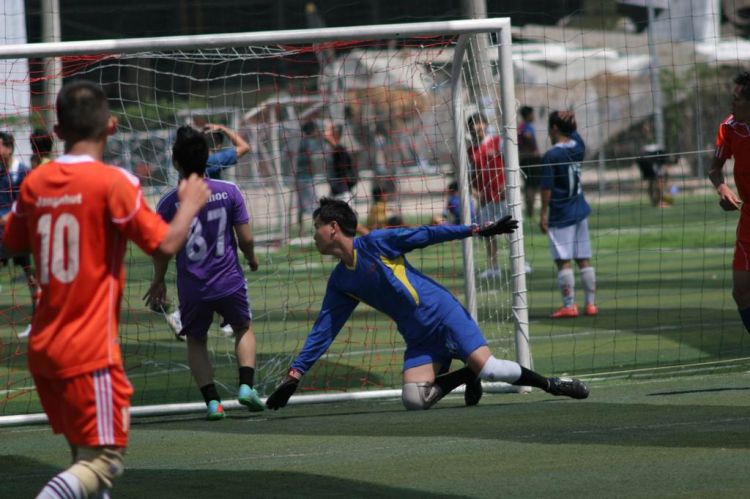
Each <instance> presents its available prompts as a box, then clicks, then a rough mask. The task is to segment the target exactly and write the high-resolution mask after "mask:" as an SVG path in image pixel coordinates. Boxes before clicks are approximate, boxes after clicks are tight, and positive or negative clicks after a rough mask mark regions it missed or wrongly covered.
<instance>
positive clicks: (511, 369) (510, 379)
mask: <svg viewBox="0 0 750 499" xmlns="http://www.w3.org/2000/svg"><path fill="white" fill-rule="evenodd" d="M479 377H480V378H482V379H483V380H485V381H505V382H506V383H515V382H516V381H518V379H519V378H520V377H521V366H520V365H519V364H517V363H516V362H512V361H510V360H500V359H496V358H495V356H494V355H490V358H489V359H487V362H486V363H485V364H484V367H483V368H482V370H481V371H480V372H479Z"/></svg>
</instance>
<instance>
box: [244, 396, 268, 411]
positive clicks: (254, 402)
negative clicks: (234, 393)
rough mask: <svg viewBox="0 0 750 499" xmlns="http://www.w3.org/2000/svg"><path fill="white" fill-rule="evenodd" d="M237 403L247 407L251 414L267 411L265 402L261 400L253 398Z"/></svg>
mask: <svg viewBox="0 0 750 499" xmlns="http://www.w3.org/2000/svg"><path fill="white" fill-rule="evenodd" d="M237 401H238V402H239V403H240V404H242V405H244V406H245V407H247V410H248V411H250V412H263V411H265V410H266V406H265V405H263V402H261V401H260V399H253V398H247V399H239V398H238V399H237Z"/></svg>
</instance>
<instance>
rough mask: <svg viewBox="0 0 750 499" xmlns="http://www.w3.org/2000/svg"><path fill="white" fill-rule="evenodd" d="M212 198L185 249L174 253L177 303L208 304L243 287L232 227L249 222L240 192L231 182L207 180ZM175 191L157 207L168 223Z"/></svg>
mask: <svg viewBox="0 0 750 499" xmlns="http://www.w3.org/2000/svg"><path fill="white" fill-rule="evenodd" d="M206 183H207V184H208V186H209V187H210V188H211V197H209V198H208V203H206V206H204V207H203V209H201V211H200V213H198V216H197V217H195V218H194V219H193V222H192V224H191V225H190V233H189V235H188V239H187V242H186V243H185V246H184V247H183V248H182V249H181V250H180V251H179V252H178V253H177V294H178V296H179V298H180V302H189V301H211V300H217V299H219V298H223V297H225V296H228V295H231V294H232V293H234V292H235V291H237V290H238V289H240V288H241V287H243V286H245V285H246V280H245V273H244V272H243V270H242V265H240V260H239V258H238V257H237V241H236V240H235V238H234V226H235V225H242V224H245V223H247V222H248V221H249V217H248V216H247V209H246V208H245V201H244V199H242V193H240V190H239V189H238V188H237V186H236V185H234V184H233V183H231V182H224V181H222V180H211V179H206ZM178 205H179V202H178V201H177V189H175V190H172V191H170V192H169V193H167V194H166V195H165V196H164V197H162V198H161V201H159V204H158V206H157V207H156V211H157V213H159V214H160V215H161V216H162V218H163V219H164V220H166V221H167V222H170V221H171V220H172V218H173V217H174V215H175V212H176V211H177V207H178Z"/></svg>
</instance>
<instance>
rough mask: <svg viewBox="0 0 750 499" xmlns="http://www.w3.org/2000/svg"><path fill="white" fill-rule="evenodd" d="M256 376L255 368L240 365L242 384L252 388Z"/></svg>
mask: <svg viewBox="0 0 750 499" xmlns="http://www.w3.org/2000/svg"><path fill="white" fill-rule="evenodd" d="M254 376H255V368H253V367H240V384H241V385H247V386H249V387H250V388H252V387H253V377H254Z"/></svg>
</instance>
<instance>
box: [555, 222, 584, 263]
mask: <svg viewBox="0 0 750 499" xmlns="http://www.w3.org/2000/svg"><path fill="white" fill-rule="evenodd" d="M549 249H550V251H551V252H552V259H553V260H573V259H587V258H591V240H590V239H589V222H588V220H586V219H584V220H582V221H580V222H578V223H577V224H573V225H568V226H567V227H550V228H549Z"/></svg>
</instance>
